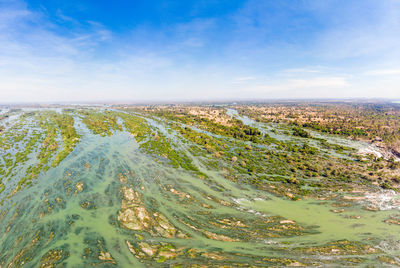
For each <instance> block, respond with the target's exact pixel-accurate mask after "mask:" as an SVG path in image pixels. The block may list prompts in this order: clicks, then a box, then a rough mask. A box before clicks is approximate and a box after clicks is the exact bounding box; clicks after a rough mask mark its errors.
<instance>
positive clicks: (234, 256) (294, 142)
mask: <svg viewBox="0 0 400 268" xmlns="http://www.w3.org/2000/svg"><path fill="white" fill-rule="evenodd" d="M112 108H113V109H99V108H90V107H87V108H75V109H63V110H61V109H58V110H52V109H33V110H31V111H25V110H13V111H11V110H10V111H9V112H8V113H5V114H3V115H2V117H1V118H0V122H1V124H0V149H1V155H0V200H1V201H0V205H1V206H0V231H1V232H2V233H3V236H2V237H0V267H3V266H4V267H8V266H10V267H12V266H17V267H20V266H24V265H28V267H29V266H30V264H32V263H33V264H34V265H39V266H40V267H57V266H58V265H68V264H71V265H72V264H77V263H80V264H81V265H100V266H107V267H114V266H115V267H130V266H135V265H136V266H138V265H146V266H149V265H150V266H160V267H162V266H165V265H168V266H172V267H188V266H189V267H199V266H202V265H212V266H224V265H225V266H233V267H237V266H248V265H253V266H314V265H317V266H318V265H319V266H321V265H360V264H363V265H386V264H390V265H396V263H398V256H396V255H393V254H391V250H390V247H389V246H388V244H390V243H394V244H395V243H396V241H389V240H388V239H398V238H394V237H393V235H394V233H393V232H395V231H398V229H396V228H398V225H399V224H398V218H399V217H398V215H397V214H394V213H393V212H392V211H391V210H392V209H393V208H394V207H396V206H398V205H399V204H398V203H399V202H398V199H396V196H397V192H398V191H399V189H400V188H399V187H400V186H399V183H400V173H399V168H400V164H399V163H400V161H398V158H397V155H396V154H397V152H398V151H397V149H396V148H397V147H396V144H397V142H398V136H397V134H398V133H397V132H398V129H397V127H398V126H399V125H400V122H399V121H400V119H399V117H398V116H399V114H400V113H399V110H400V109H399V108H398V107H397V106H393V105H380V104H379V105H375V106H374V105H370V104H357V105H350V104H340V105H333V104H269V105H240V106H235V107H234V109H232V108H228V107H226V106H194V105H191V106H185V105H176V106H143V107H139V106H137V107H118V106H116V107H112ZM236 111H237V112H236ZM252 119H253V120H252ZM396 131H397V132H396ZM350 137H351V139H349V138H350ZM356 139H360V140H362V141H356ZM67 208H68V209H67ZM314 210H315V211H314ZM381 210H382V211H381ZM383 210H386V211H383ZM389 212H390V213H389ZM303 214H304V215H307V216H302V215H303ZM323 217H326V221H325V219H324V218H323ZM330 220H331V221H333V222H339V223H341V224H343V227H342V228H343V229H344V231H343V232H341V230H340V228H339V227H337V226H331V225H330ZM28 221H29V222H33V223H34V224H29V223H28V224H29V226H28V227H27V226H26V224H27V222H28ZM347 225H348V226H347ZM328 227H329V228H328ZM24 228H28V229H29V232H22V233H21V230H23V229H24ZM357 228H360V230H362V233H361V232H359V231H357V230H358V229H357ZM374 232H375V233H374ZM310 241H311V242H310ZM385 243H386V244H385ZM382 244H384V245H385V246H382ZM239 245H240V246H239ZM377 245H378V246H377ZM386 249H388V250H386ZM38 253H40V254H38ZM321 256H322V257H321ZM324 256H325V257H324ZM327 256H329V258H327ZM136 266H135V267H136Z"/></svg>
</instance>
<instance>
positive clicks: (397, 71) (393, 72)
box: [365, 69, 400, 76]
mask: <svg viewBox="0 0 400 268" xmlns="http://www.w3.org/2000/svg"><path fill="white" fill-rule="evenodd" d="M365 74H366V75H378V76H379V75H400V69H383V70H371V71H367V72H365Z"/></svg>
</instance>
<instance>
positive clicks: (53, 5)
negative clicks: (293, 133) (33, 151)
mask: <svg viewBox="0 0 400 268" xmlns="http://www.w3.org/2000/svg"><path fill="white" fill-rule="evenodd" d="M399 48H400V1H398V0H379V1H377V0H357V1H356V0H323V1H321V0H286V1H283V0H247V1H235V0H221V1H217V0H208V1H207V0H198V1H191V0H185V1H180V0H175V1H172V0H170V1H166V0H164V1H150V0H146V1H144V0H143V1H134V0H130V1H128V0H126V1H122V0H114V1H106V0H87V1H82V0H81V1H75V0H70V1H61V0H52V1H39V0H30V1H23V0H8V1H4V0H0V102H34V101H43V102H57V101H143V100H156V101H159V100H164V101H173V100H180V101H188V100H227V99H229V100H233V99H276V98H400V49H399Z"/></svg>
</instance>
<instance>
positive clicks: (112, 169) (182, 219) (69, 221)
mask: <svg viewBox="0 0 400 268" xmlns="http://www.w3.org/2000/svg"><path fill="white" fill-rule="evenodd" d="M154 124H155V123H154ZM80 131H81V133H83V134H84V136H83V138H82V141H81V142H80V143H79V144H78V146H77V147H76V149H75V150H74V152H73V153H72V154H70V155H69V156H68V157H67V158H66V159H65V160H64V161H62V162H61V164H60V165H59V166H57V167H55V168H52V169H50V170H49V171H48V172H46V173H45V174H42V175H41V176H40V178H39V179H38V180H37V184H35V185H34V186H32V187H31V188H28V189H24V190H23V191H21V192H18V193H17V194H16V195H15V196H13V197H12V198H10V199H9V200H5V202H4V204H3V206H2V207H1V211H3V212H4V213H3V216H0V232H1V233H2V235H0V267H14V266H24V267H39V263H40V261H41V259H42V257H43V256H44V255H45V254H46V253H47V252H49V250H51V249H58V250H60V249H61V250H63V252H64V253H65V252H68V255H66V256H64V257H63V259H61V261H60V262H61V263H62V264H63V265H64V267H86V266H88V267H89V266H92V265H93V264H95V265H97V266H101V267H141V266H148V267H153V266H157V265H159V266H167V265H175V264H176V265H183V266H188V265H190V264H199V265H211V266H212V265H228V266H236V265H238V264H241V265H248V264H252V265H256V266H265V265H266V262H263V258H264V257H274V258H282V259H283V258H291V259H294V260H299V261H301V260H302V258H303V257H307V258H308V259H315V262H316V263H318V262H319V261H320V259H321V258H322V257H321V256H316V255H315V254H309V256H304V255H303V254H301V253H297V252H295V251H293V252H292V251H291V250H290V249H291V248H295V247H304V248H307V247H312V246H318V245H324V244H326V243H328V242H332V241H337V240H343V239H346V240H351V241H357V242H367V243H370V244H371V245H372V246H374V247H376V246H379V248H380V249H384V251H383V252H381V253H379V254H389V255H393V256H397V255H398V254H397V253H398V251H397V248H398V242H397V241H398V240H400V232H399V231H400V226H398V225H389V224H387V223H384V220H385V219H386V218H387V217H388V216H389V215H392V214H395V213H396V210H385V211H368V210H364V209H362V206H361V205H355V206H352V207H350V208H346V209H345V211H344V212H343V213H334V212H333V211H332V210H334V209H337V208H336V207H334V206H333V201H325V200H309V199H304V200H300V201H290V200H288V199H285V198H280V197H276V196H273V195H271V194H268V193H266V192H265V191H261V190H257V189H255V188H254V187H251V186H249V185H245V184H242V185H239V184H237V183H234V182H231V181H229V180H227V179H225V178H224V177H223V176H222V175H221V174H220V173H219V172H217V171H211V170H209V169H208V168H207V167H206V166H204V165H202V164H201V161H198V162H197V165H198V167H199V168H200V170H201V171H202V172H204V173H206V174H207V175H208V176H209V178H208V179H203V178H200V177H198V176H195V175H193V174H191V173H189V172H187V171H184V170H181V169H174V168H171V167H168V166H167V165H165V164H164V163H163V162H162V161H156V160H155V159H154V158H153V157H151V156H149V155H147V154H143V153H142V152H141V151H140V150H139V147H138V144H137V143H136V142H135V140H134V139H133V138H132V136H130V135H129V134H128V133H126V132H117V133H115V134H114V135H112V136H110V137H100V136H95V135H93V134H91V133H89V131H87V129H86V130H85V129H84V128H83V127H81V130H80ZM180 146H181V149H182V150H185V148H186V145H184V144H183V143H182V144H180ZM120 173H121V174H126V182H124V181H121V180H120V179H119V174H120ZM79 183H82V185H83V187H82V188H81V189H82V191H80V190H79V189H78V188H79V187H78V186H77V184H79ZM122 187H127V188H129V189H133V191H135V192H137V193H139V194H140V195H141V200H142V202H143V206H144V207H145V208H146V209H147V210H149V211H151V212H152V213H154V212H158V213H160V214H162V215H164V216H165V217H166V218H167V219H168V221H169V223H170V224H171V225H172V226H174V228H175V229H176V230H180V231H181V232H182V233H184V234H185V235H186V237H184V238H182V237H177V236H174V237H166V236H162V235H159V234H155V233H151V232H150V231H146V230H141V231H133V230H128V229H126V228H123V227H122V226H121V223H120V222H119V221H118V212H119V211H120V210H121V204H122V199H123V198H124V197H123V194H122V193H121V188H122ZM82 204H85V205H84V207H82ZM274 216H281V218H279V219H278V223H279V222H280V221H285V220H290V221H293V222H295V223H296V224H297V225H298V226H301V230H302V231H301V232H299V233H298V234H292V235H290V234H285V233H284V232H281V231H279V232H280V233H279V235H277V236H275V237H274V236H269V235H268V234H269V233H270V230H269V229H268V228H272V227H266V226H267V225H265V224H266V223H265V222H267V221H268V220H269V219H270V217H274ZM348 216H357V218H351V217H348ZM358 216H359V218H358ZM227 218H229V219H234V220H232V221H241V222H244V223H245V225H246V227H240V226H233V227H229V226H227V225H221V224H214V223H216V222H218V220H223V219H227ZM221 226H225V227H221ZM193 227H194V228H193ZM38 231H40V232H39V233H38ZM205 232H210V233H214V234H219V235H223V236H224V237H230V238H233V239H232V240H234V241H224V239H212V238H210V237H209V236H207V235H205ZM138 235H139V236H138ZM35 238H37V241H36V242H32V241H33V240H34V239H35ZM127 241H128V242H130V243H131V244H134V245H136V244H135V243H136V242H139V241H146V242H148V243H153V244H157V243H160V242H163V243H169V244H172V245H174V247H176V248H182V252H186V253H182V254H180V255H178V256H177V257H176V258H171V259H169V260H162V261H164V262H156V260H155V259H152V258H150V257H149V256H147V257H143V258H141V257H140V256H139V257H138V256H135V254H133V253H132V252H131V251H130V250H129V247H128V246H127ZM377 248H378V247H377ZM88 249H89V250H88ZM189 249H196V250H198V251H199V252H202V254H203V253H204V254H205V253H213V254H216V255H217V256H222V257H224V259H218V258H217V257H214V258H212V257H207V258H206V257H204V256H203V255H201V254H199V255H197V256H196V257H195V258H192V259H190V258H189V257H188V254H187V250H189ZM21 252H22V253H21ZM85 252H86V253H85ZM88 252H89V253H88ZM100 252H108V253H110V255H111V256H112V258H113V259H114V262H112V261H102V260H101V259H99V254H100ZM379 254H376V255H379ZM396 254H397V255H396ZM350 255H352V256H353V255H354V254H350ZM356 256H357V254H356ZM353 257H354V256H353ZM375 257H376V256H375V255H374V254H373V255H372V257H371V256H368V257H366V258H368V259H369V263H370V264H372V265H374V264H377V261H376V259H375ZM21 259H22V260H21ZM333 263H335V261H333ZM337 263H341V262H340V261H339V260H338V262H337ZM331 264H332V263H331ZM320 265H323V263H320Z"/></svg>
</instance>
